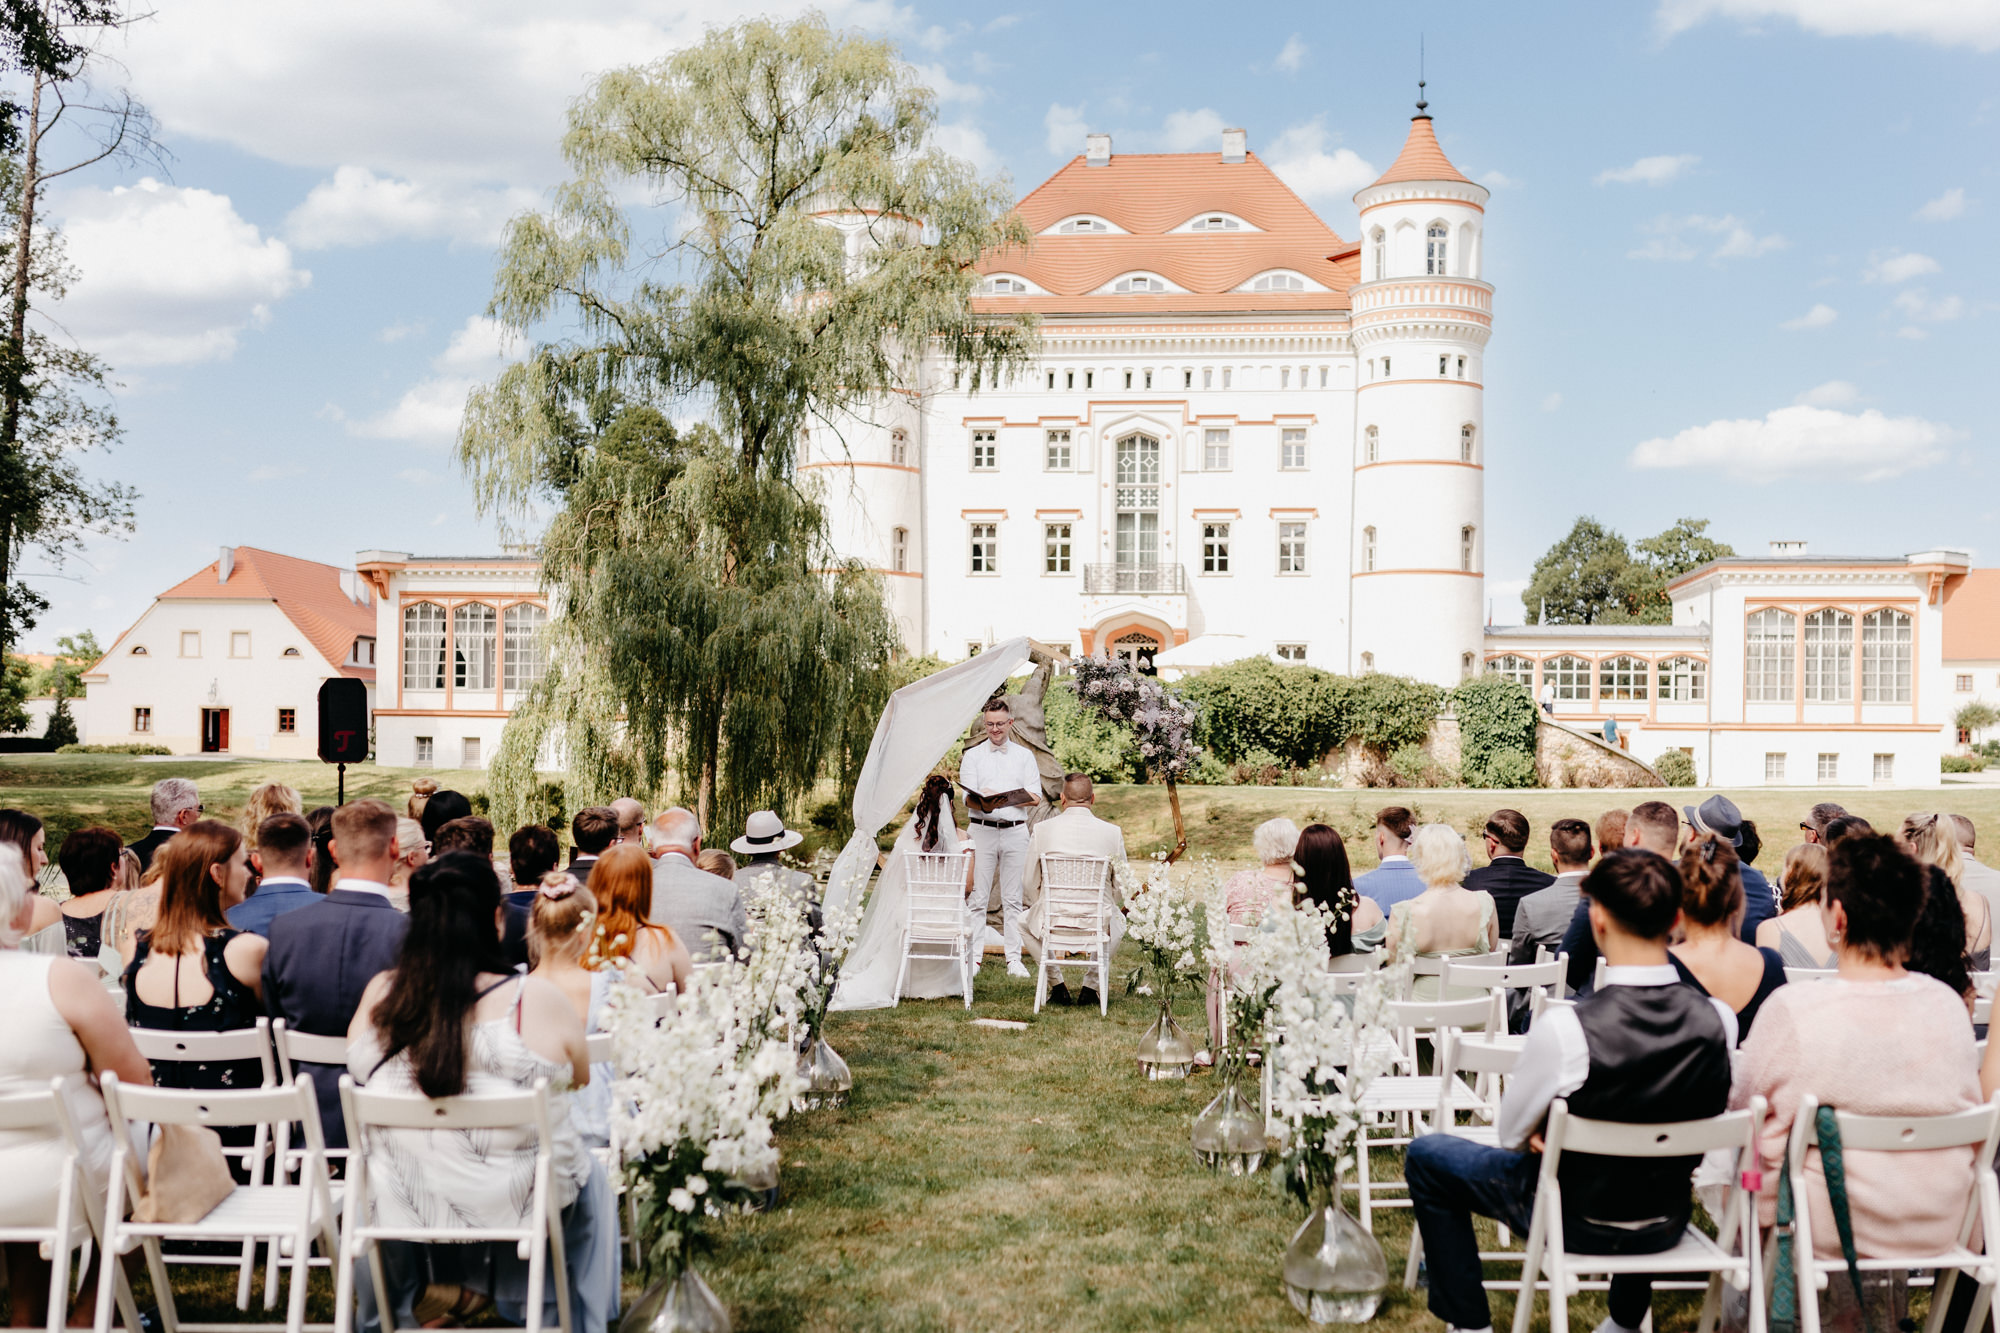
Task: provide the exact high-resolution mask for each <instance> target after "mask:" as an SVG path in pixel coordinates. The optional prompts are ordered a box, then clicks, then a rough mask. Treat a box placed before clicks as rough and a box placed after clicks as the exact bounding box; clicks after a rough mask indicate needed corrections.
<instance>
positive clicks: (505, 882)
mask: <svg viewBox="0 0 2000 1333" xmlns="http://www.w3.org/2000/svg"><path fill="white" fill-rule="evenodd" d="M446 852H471V853H472V854H473V855H474V856H483V857H485V858H486V860H487V863H488V864H490V865H492V867H493V873H494V874H495V875H498V876H499V877H500V893H501V897H502V899H503V900H504V899H505V897H506V895H507V894H509V893H512V892H513V891H514V876H513V874H512V873H511V872H510V870H509V869H508V867H506V866H503V865H501V864H500V863H499V862H498V861H497V860H496V859H495V858H494V855H493V821H492V820H490V819H481V818H480V817H479V816H478V815H463V816H461V817H459V818H457V819H454V820H452V821H451V822H450V823H448V824H440V825H438V831H437V834H436V836H435V837H433V838H432V839H431V845H430V851H429V855H430V857H431V859H433V860H435V859H436V858H438V857H440V856H443V855H444V854H445V853H446Z"/></svg>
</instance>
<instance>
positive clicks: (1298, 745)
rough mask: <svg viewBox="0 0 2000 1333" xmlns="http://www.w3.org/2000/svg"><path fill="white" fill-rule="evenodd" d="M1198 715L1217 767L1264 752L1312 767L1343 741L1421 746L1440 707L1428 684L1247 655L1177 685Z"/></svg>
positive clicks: (1375, 746) (1384, 748)
mask: <svg viewBox="0 0 2000 1333" xmlns="http://www.w3.org/2000/svg"><path fill="white" fill-rule="evenodd" d="M1178 688H1179V690H1180V692H1181V693H1182V695H1184V696H1185V697H1186V698H1187V699H1188V701H1189V702H1191V703H1193V704H1194V705H1195V706H1196V708H1197V709H1199V710H1200V722H1199V730H1198V732H1197V738H1198V739H1199V740H1200V742H1201V744H1203V745H1204V746H1206V747H1208V749H1210V750H1211V751H1213V752H1214V754H1215V756H1216V758H1218V759H1220V760H1222V761H1223V762H1224V763H1229V764H1235V763H1243V762H1249V761H1250V760H1251V757H1252V756H1253V755H1258V754H1260V752H1261V754H1268V755H1270V756H1271V757H1272V758H1273V759H1274V760H1275V761H1276V762H1278V763H1281V764H1283V765H1285V766H1286V767H1290V768H1311V767H1313V766H1315V765H1317V764H1319V763H1320V762H1321V761H1323V760H1324V759H1325V758H1326V756H1327V755H1328V754H1329V753H1331V752H1332V751H1334V750H1337V749H1339V748H1341V747H1342V746H1344V745H1346V744H1347V742H1348V741H1350V740H1356V741H1359V742H1360V743H1361V744H1362V745H1364V746H1366V747H1367V748H1368V749H1369V750H1372V751H1374V752H1375V753H1376V754H1377V755H1381V756H1384V757H1386V756H1388V755H1391V754H1393V753H1395V751H1397V750H1398V749H1401V748H1402V747H1403V746H1406V745H1422V744H1423V743H1424V741H1425V740H1426V739H1428V738H1429V736H1430V730H1431V724H1432V723H1433V722H1435V721H1436V720H1437V716H1438V712H1439V711H1440V709H1441V708H1442V706H1443V702H1444V692H1443V691H1442V690H1440V689H1438V688H1437V687H1436V686H1435V685H1427V684H1425V683H1424V682H1422V681H1417V680H1410V679H1408V678H1407V677H1404V676H1391V675H1387V674H1384V673H1381V672H1370V673H1369V674H1368V675H1365V676H1353V677H1350V676H1337V675H1334V674H1333V673H1332V672H1329V671H1322V670H1320V669H1319V668H1318V667H1309V666H1302V665H1279V664H1278V663H1276V662H1273V661H1271V660H1270V659H1269V658H1264V657H1252V658H1246V659H1244V660H1243V661H1240V662H1231V663H1229V664H1228V665H1227V666H1219V667H1213V668H1211V669H1209V670H1207V671H1203V672H1200V673H1199V674H1197V675H1194V676H1191V677H1189V678H1188V679H1187V680H1185V681H1182V682H1181V683H1180V684H1179V686H1178Z"/></svg>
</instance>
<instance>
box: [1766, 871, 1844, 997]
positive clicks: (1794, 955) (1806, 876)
mask: <svg viewBox="0 0 2000 1333" xmlns="http://www.w3.org/2000/svg"><path fill="white" fill-rule="evenodd" d="M1825 887H1826V847H1825V846H1824V845H1823V844H1821V843H1817V842H1802V843H1800V844H1799V845H1798V846H1796V847H1794V848H1792V850H1790V851H1789V852H1786V853H1785V868H1784V869H1783V870H1782V871H1781V872H1779V875H1778V891H1779V905H1780V906H1781V907H1782V908H1783V909H1784V910H1783V911H1782V912H1780V913H1779V914H1778V915H1777V916H1775V917H1773V918H1771V919H1770V920H1769V921H1766V922H1765V923H1764V924H1763V925H1761V926H1759V927H1757V947H1758V948H1760V949H1776V950H1777V951H1778V957H1780V958H1782V959H1784V960H1785V966H1787V967H1810V968H1814V969H1816V970H1822V971H1823V970H1825V969H1827V968H1830V967H1832V966H1833V965H1834V962H1835V959H1834V955H1833V945H1832V943H1831V942H1830V941H1829V940H1828V939H1827V938H1826V924H1825V922H1824V921H1823V920H1822V919H1821V917H1820V910H1819V900H1820V896H1821V890H1823V889H1824V888H1825Z"/></svg>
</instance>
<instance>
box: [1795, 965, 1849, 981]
mask: <svg viewBox="0 0 2000 1333" xmlns="http://www.w3.org/2000/svg"><path fill="white" fill-rule="evenodd" d="M1839 975H1840V973H1839V972H1838V971H1836V970H1835V969H1833V968H1830V967H1788V968H1786V969H1785V982H1786V984H1787V985H1796V984H1797V983H1799V982H1801V981H1831V980H1832V979H1833V978H1834V977H1837V976H1839Z"/></svg>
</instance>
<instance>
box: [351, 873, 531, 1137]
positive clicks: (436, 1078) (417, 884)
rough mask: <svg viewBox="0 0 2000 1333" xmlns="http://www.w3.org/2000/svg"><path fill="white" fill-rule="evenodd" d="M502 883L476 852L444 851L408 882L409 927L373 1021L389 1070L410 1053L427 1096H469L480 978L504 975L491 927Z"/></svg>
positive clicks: (496, 935) (497, 941)
mask: <svg viewBox="0 0 2000 1333" xmlns="http://www.w3.org/2000/svg"><path fill="white" fill-rule="evenodd" d="M499 908H500V878H499V876H498V875H495V874H494V873H493V863H492V862H491V861H489V860H487V859H486V858H485V857H482V856H475V855H474V854H473V853H471V852H447V853H445V854H444V855H443V856H441V857H439V858H438V859H437V860H435V861H431V862H428V863H427V864H425V865H423V866H421V867H419V868H418V870H417V872H416V873H415V874H413V875H411V876H410V929H409V932H408V933H407V934H405V935H404V936H403V949H402V952H401V953H399V954H398V955H397V956H396V968H395V971H393V972H392V973H390V976H389V992H388V994H386V995H384V996H383V997H382V1001H381V1003H379V1004H377V1005H376V1006H375V1012H374V1013H373V1014H372V1015H371V1016H370V1021H372V1022H373V1023H374V1024H375V1031H376V1033H377V1034H378V1035H379V1036H380V1038H381V1041H382V1061H383V1063H384V1064H386V1063H388V1062H389V1061H390V1060H392V1059H394V1058H395V1057H396V1056H397V1055H400V1054H402V1053H403V1052H405V1051H407V1052H409V1056H410V1066H411V1068H412V1070H413V1071H414V1072H415V1074H416V1079H417V1087H419V1088H420V1089H422V1090H423V1093H424V1095H425V1096H426V1097H455V1096H457V1095H458V1094H459V1093H461V1092H464V1091H465V1042H466V1029H467V1027H468V1026H469V1025H470V1020H471V1017H472V1007H473V1005H474V1004H476V1003H477V1002H478V999H479V989H478V981H479V974H480V973H482V972H506V971H508V970H509V969H508V967H507V960H506V958H505V957H504V956H503V955H502V953H501V949H500V935H499V932H498V931H496V930H495V929H494V913H495V912H497V911H498V910H499Z"/></svg>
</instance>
